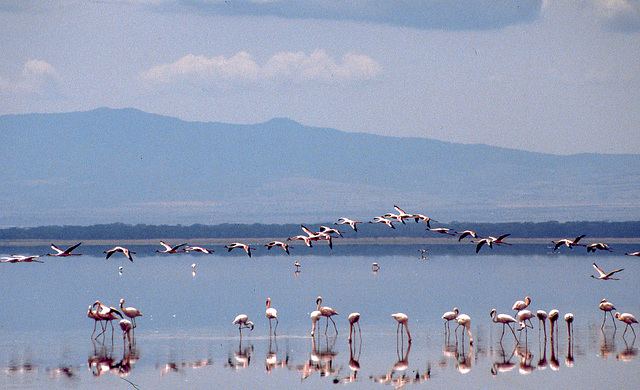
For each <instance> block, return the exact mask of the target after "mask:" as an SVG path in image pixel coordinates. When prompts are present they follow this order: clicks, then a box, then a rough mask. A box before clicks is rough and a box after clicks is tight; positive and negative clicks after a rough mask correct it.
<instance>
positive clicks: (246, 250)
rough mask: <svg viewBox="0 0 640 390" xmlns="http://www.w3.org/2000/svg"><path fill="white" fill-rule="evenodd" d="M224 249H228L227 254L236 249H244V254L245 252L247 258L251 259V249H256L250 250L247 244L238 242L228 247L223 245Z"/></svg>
mask: <svg viewBox="0 0 640 390" xmlns="http://www.w3.org/2000/svg"><path fill="white" fill-rule="evenodd" d="M224 247H225V248H227V249H228V251H229V252H231V250H233V249H236V248H241V249H244V251H245V252H247V256H249V257H251V250H252V249H254V250H255V249H256V248H251V247H250V246H249V245H247V244H242V243H240V242H234V243H232V244H229V245H225V246H224Z"/></svg>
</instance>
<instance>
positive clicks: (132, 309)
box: [120, 299, 142, 328]
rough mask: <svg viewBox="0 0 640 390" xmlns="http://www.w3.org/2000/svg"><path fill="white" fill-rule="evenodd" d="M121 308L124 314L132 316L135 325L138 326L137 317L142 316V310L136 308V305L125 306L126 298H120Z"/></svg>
mask: <svg viewBox="0 0 640 390" xmlns="http://www.w3.org/2000/svg"><path fill="white" fill-rule="evenodd" d="M120 310H122V312H123V313H124V315H126V316H127V317H129V318H131V321H132V323H133V327H134V328H135V327H137V325H136V317H142V313H140V310H138V309H136V308H135V307H124V299H120Z"/></svg>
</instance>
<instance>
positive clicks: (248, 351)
mask: <svg viewBox="0 0 640 390" xmlns="http://www.w3.org/2000/svg"><path fill="white" fill-rule="evenodd" d="M252 354H253V345H252V344H250V345H249V346H248V347H244V348H243V347H242V338H240V341H239V342H238V350H237V351H234V352H233V359H232V358H231V353H229V358H228V359H227V363H225V365H224V366H225V367H231V368H232V369H235V370H239V369H242V368H247V367H249V365H250V364H251V355H252Z"/></svg>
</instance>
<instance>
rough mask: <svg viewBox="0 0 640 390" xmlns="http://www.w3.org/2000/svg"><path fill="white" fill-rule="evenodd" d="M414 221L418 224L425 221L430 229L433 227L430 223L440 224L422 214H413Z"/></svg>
mask: <svg viewBox="0 0 640 390" xmlns="http://www.w3.org/2000/svg"><path fill="white" fill-rule="evenodd" d="M413 219H414V220H415V221H416V223H418V221H424V223H425V224H426V225H427V227H429V228H430V227H431V225H430V224H429V222H430V221H433V222H438V221H436V220H435V219H432V218H429V217H427V216H426V215H422V214H413Z"/></svg>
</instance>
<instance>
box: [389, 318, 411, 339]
mask: <svg viewBox="0 0 640 390" xmlns="http://www.w3.org/2000/svg"><path fill="white" fill-rule="evenodd" d="M391 317H393V319H394V320H396V321H397V322H398V327H397V328H396V339H397V337H398V333H399V332H402V329H400V326H402V327H404V329H405V330H406V331H407V338H408V340H409V343H411V333H409V316H408V315H406V314H404V313H394V314H391Z"/></svg>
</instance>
